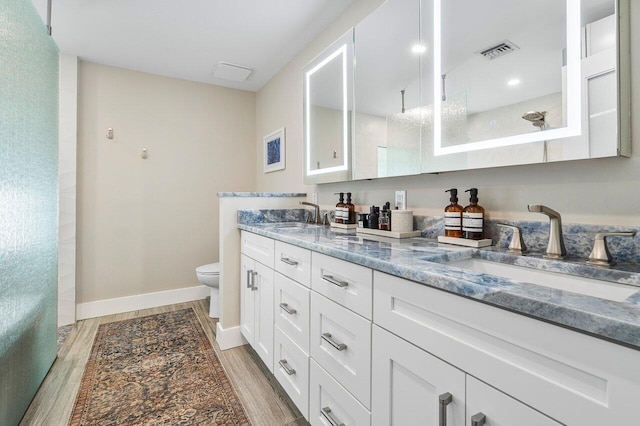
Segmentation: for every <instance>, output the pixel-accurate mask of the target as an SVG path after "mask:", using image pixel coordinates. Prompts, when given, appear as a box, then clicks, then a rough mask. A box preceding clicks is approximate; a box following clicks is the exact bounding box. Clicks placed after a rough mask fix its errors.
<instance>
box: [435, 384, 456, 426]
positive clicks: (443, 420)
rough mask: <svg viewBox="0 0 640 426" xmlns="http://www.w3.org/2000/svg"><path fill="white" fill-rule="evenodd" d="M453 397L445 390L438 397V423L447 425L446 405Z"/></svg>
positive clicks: (441, 425) (443, 425)
mask: <svg viewBox="0 0 640 426" xmlns="http://www.w3.org/2000/svg"><path fill="white" fill-rule="evenodd" d="M452 400H453V397H452V396H451V394H450V393H449V392H445V393H443V394H442V395H440V396H439V397H438V402H439V407H440V410H439V411H440V413H439V415H438V419H439V420H438V425H439V426H447V405H449V404H451V401H452Z"/></svg>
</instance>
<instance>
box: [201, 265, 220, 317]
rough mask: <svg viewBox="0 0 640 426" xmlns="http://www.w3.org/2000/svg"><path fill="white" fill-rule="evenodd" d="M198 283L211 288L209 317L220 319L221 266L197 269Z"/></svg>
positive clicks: (205, 266)
mask: <svg viewBox="0 0 640 426" xmlns="http://www.w3.org/2000/svg"><path fill="white" fill-rule="evenodd" d="M196 275H197V276H198V281H200V282H201V283H202V284H204V285H206V286H208V287H211V302H210V305H209V316H210V317H211V318H220V307H219V306H218V305H219V303H220V264H219V263H209V264H208V265H202V266H199V267H197V268H196Z"/></svg>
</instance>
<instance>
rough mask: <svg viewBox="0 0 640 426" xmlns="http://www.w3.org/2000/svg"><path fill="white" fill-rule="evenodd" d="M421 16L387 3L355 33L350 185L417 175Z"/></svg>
mask: <svg viewBox="0 0 640 426" xmlns="http://www.w3.org/2000/svg"><path fill="white" fill-rule="evenodd" d="M419 11H420V0H394V1H388V2H387V3H385V4H383V5H382V6H380V8H378V9H377V10H376V11H375V12H373V13H372V14H371V15H369V16H368V17H367V18H365V19H364V20H363V21H362V22H360V23H359V24H358V25H356V27H355V45H356V49H357V50H356V55H357V60H356V64H355V68H354V73H355V79H354V111H355V113H354V118H353V123H354V124H353V179H371V178H376V177H390V176H405V175H410V174H418V173H420V155H416V153H419V152H420V138H421V136H420V132H421V127H420V123H421V121H422V115H421V108H420V105H422V98H421V96H420V66H421V63H420V60H421V56H422V53H424V49H425V43H426V40H422V39H421V33H420V20H419V19H417V14H418V13H419ZM400 23H401V24H400ZM429 44H430V43H429Z"/></svg>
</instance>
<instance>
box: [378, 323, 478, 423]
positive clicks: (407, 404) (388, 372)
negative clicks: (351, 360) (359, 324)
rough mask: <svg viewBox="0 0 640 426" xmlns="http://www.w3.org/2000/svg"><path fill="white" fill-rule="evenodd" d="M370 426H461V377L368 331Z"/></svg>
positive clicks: (422, 353) (417, 351)
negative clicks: (369, 348)
mask: <svg viewBox="0 0 640 426" xmlns="http://www.w3.org/2000/svg"><path fill="white" fill-rule="evenodd" d="M372 353H373V363H372V372H373V376H372V382H373V383H372V401H371V419H372V423H371V424H372V425H373V426H376V425H377V426H406V425H425V426H427V425H429V426H430V425H434V426H435V425H446V426H463V425H464V424H465V423H464V415H465V373H464V372H462V371H461V370H458V369H457V368H454V367H452V366H451V365H449V364H447V363H445V362H444V361H442V360H440V359H439V358H436V357H434V356H433V355H431V354H429V353H428V352H425V351H423V350H422V349H420V348H418V347H416V346H413V345H412V344H410V343H408V342H406V341H405V340H402V339H400V338H399V337H397V336H395V335H393V334H391V333H389V332H388V331H386V330H383V329H382V328H380V327H378V326H376V325H374V326H373V350H372Z"/></svg>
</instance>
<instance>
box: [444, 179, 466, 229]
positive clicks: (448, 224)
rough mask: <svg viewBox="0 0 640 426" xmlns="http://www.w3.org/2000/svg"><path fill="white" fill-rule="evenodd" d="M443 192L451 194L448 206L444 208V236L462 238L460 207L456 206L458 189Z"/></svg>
mask: <svg viewBox="0 0 640 426" xmlns="http://www.w3.org/2000/svg"><path fill="white" fill-rule="evenodd" d="M445 192H449V193H451V197H450V198H449V201H450V202H451V204H449V205H448V206H447V207H445V208H444V236H445V237H456V238H462V210H463V208H462V206H461V205H460V204H458V189H457V188H451V189H448V190H446V191H445Z"/></svg>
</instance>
